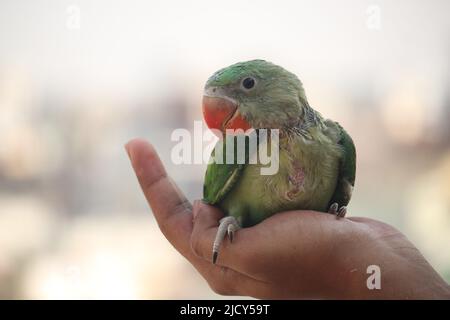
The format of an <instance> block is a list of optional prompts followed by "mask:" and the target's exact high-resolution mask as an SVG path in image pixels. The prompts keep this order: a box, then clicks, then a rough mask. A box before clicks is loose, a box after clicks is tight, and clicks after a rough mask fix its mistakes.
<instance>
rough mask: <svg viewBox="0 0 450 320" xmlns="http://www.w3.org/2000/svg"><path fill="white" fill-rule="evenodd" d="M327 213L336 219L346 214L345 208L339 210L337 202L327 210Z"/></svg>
mask: <svg viewBox="0 0 450 320" xmlns="http://www.w3.org/2000/svg"><path fill="white" fill-rule="evenodd" d="M328 213H331V214H332V215H335V216H336V217H338V218H343V217H345V215H346V214H347V207H346V206H342V207H340V208H339V205H338V204H337V202H335V203H333V204H332V205H331V206H330V208H329V209H328Z"/></svg>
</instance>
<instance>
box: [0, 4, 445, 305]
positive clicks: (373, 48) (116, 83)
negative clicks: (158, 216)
mask: <svg viewBox="0 0 450 320" xmlns="http://www.w3.org/2000/svg"><path fill="white" fill-rule="evenodd" d="M449 12H450V2H449V1H446V0H435V1H411V0H409V1H406V0H400V1H395V2H393V1H387V0H386V1H381V0H372V1H365V0H346V1H340V2H339V3H337V2H336V1H331V0H330V1H324V0H321V1H282V0H279V1H276V2H275V1H272V2H270V1H246V2H244V1H234V0H229V1H211V0H209V1H206V0H204V1H195V2H188V1H181V0H180V1H151V2H150V1H125V0H120V1H106V0H95V1H92V0H91V1H88V0H78V1H66V0H63V1H61V0H58V1H57V0H39V1H25V0H14V1H12V0H10V1H8V0H1V1H0V298H3V299H10V298H31V299H47V298H57V299H66V298H75V299H77V298H93V299H98V298H119V299H120V298H138V299H140V298H150V299H151V298H220V296H218V295H215V294H214V293H212V291H211V290H210V289H209V287H208V285H207V284H206V283H205V282H204V281H203V279H202V278H201V277H200V276H199V275H197V273H196V272H195V270H194V269H193V268H192V267H191V266H190V265H189V264H188V263H187V262H186V261H185V260H184V259H183V258H182V257H181V256H180V255H178V254H177V252H176V251H175V250H174V249H173V248H172V247H171V246H170V245H169V244H168V242H167V241H166V240H165V239H164V238H163V236H162V235H161V233H160V231H159V229H158V228H157V226H156V223H155V221H154V219H153V216H152V214H151V213H150V210H149V208H148V206H147V204H146V202H145V201H144V197H143V195H142V194H141V191H140V189H139V186H138V184H137V181H136V178H135V176H134V173H133V172H132V170H131V167H130V165H129V161H128V159H127V156H126V153H125V151H124V149H123V145H124V143H126V142H127V141H128V140H129V139H131V138H133V137H136V136H141V137H145V138H146V139H148V140H150V141H151V142H152V143H153V144H154V145H155V146H156V148H157V150H158V151H159V153H160V154H161V157H162V158H163V160H164V161H165V163H166V166H167V170H168V171H169V173H170V174H171V175H172V177H173V178H174V179H175V180H176V181H177V182H178V184H179V185H180V187H181V189H182V190H183V191H184V192H185V193H186V195H187V196H188V197H189V198H190V199H196V198H200V197H201V192H202V184H203V174H204V170H205V166H204V165H174V164H173V163H172V162H171V160H170V151H171V148H172V147H173V146H174V145H175V144H176V143H175V142H172V141H171V139H170V135H171V132H172V131H173V130H174V129H176V128H187V129H188V130H192V129H193V123H194V120H201V119H202V117H201V110H200V102H201V97H202V89H203V84H204V82H205V80H206V79H207V77H208V76H210V75H211V74H212V73H213V72H214V71H216V70H217V69H219V68H221V67H224V66H227V65H229V64H232V63H235V62H238V61H243V60H249V59H255V58H261V59H266V60H269V61H272V62H274V63H276V64H279V65H282V66H284V67H285V68H287V69H288V70H290V71H292V72H294V73H296V74H297V75H298V76H299V77H300V79H301V80H302V82H303V83H304V87H305V90H306V94H307V96H308V99H309V102H310V104H311V105H312V106H313V107H314V108H316V109H317V110H319V111H320V112H321V113H322V114H323V115H324V116H325V117H330V118H333V119H334V120H337V121H339V122H340V123H341V124H342V125H343V126H344V127H345V128H346V129H347V131H348V132H350V134H351V135H352V137H353V139H354V141H355V144H356V148H357V152H358V162H357V175H356V176H357V179H356V186H355V190H354V195H353V199H352V201H351V203H350V207H349V214H350V215H355V216H365V217H371V218H375V219H379V220H382V221H385V222H387V223H390V224H392V225H394V226H395V227H397V228H398V229H400V230H401V231H402V232H404V233H405V234H406V235H407V236H408V237H409V238H410V239H411V240H412V241H413V243H414V244H415V245H416V246H417V247H418V248H419V249H420V250H421V251H422V253H423V254H424V255H425V257H426V258H427V259H428V260H429V261H430V263H431V264H432V265H433V266H434V267H435V268H436V269H437V271H438V272H439V273H440V274H441V275H442V276H443V277H444V278H445V279H446V280H447V281H450V250H448V248H449V245H450V126H449V124H448V122H449V120H450V93H449V90H448V89H449V87H450V65H449V60H450V59H449V57H450V19H448V13H449Z"/></svg>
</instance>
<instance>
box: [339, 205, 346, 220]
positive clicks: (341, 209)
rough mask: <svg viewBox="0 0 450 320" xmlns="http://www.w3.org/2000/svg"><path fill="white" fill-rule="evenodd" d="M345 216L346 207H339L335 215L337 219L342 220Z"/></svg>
mask: <svg viewBox="0 0 450 320" xmlns="http://www.w3.org/2000/svg"><path fill="white" fill-rule="evenodd" d="M346 214H347V207H346V206H342V207H340V208H339V211H338V213H337V216H338V217H339V218H343V217H345V215H346Z"/></svg>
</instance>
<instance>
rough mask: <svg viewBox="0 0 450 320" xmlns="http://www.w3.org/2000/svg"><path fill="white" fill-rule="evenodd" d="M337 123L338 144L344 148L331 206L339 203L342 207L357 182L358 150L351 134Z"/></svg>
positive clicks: (347, 200) (346, 202)
mask: <svg viewBox="0 0 450 320" xmlns="http://www.w3.org/2000/svg"><path fill="white" fill-rule="evenodd" d="M336 124H337V126H338V129H339V133H340V137H339V140H338V144H339V145H340V146H341V147H342V149H343V155H342V158H341V160H340V163H339V174H338V180H337V185H336V189H335V191H334V194H333V196H332V197H331V200H330V202H329V206H330V205H331V204H333V203H337V204H338V205H339V207H342V206H346V205H347V204H348V203H349V201H350V198H351V196H352V191H353V186H354V184H355V171H356V150H355V145H354V144H353V140H352V138H351V137H350V135H349V134H348V133H347V132H346V131H345V130H344V128H342V127H341V126H340V125H339V124H338V123H336Z"/></svg>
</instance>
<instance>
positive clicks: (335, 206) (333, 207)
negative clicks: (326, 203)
mask: <svg viewBox="0 0 450 320" xmlns="http://www.w3.org/2000/svg"><path fill="white" fill-rule="evenodd" d="M338 207H339V205H338V204H337V202H335V203H333V204H332V205H331V206H330V208H329V209H328V213H331V214H334V215H336V214H337V210H338Z"/></svg>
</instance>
